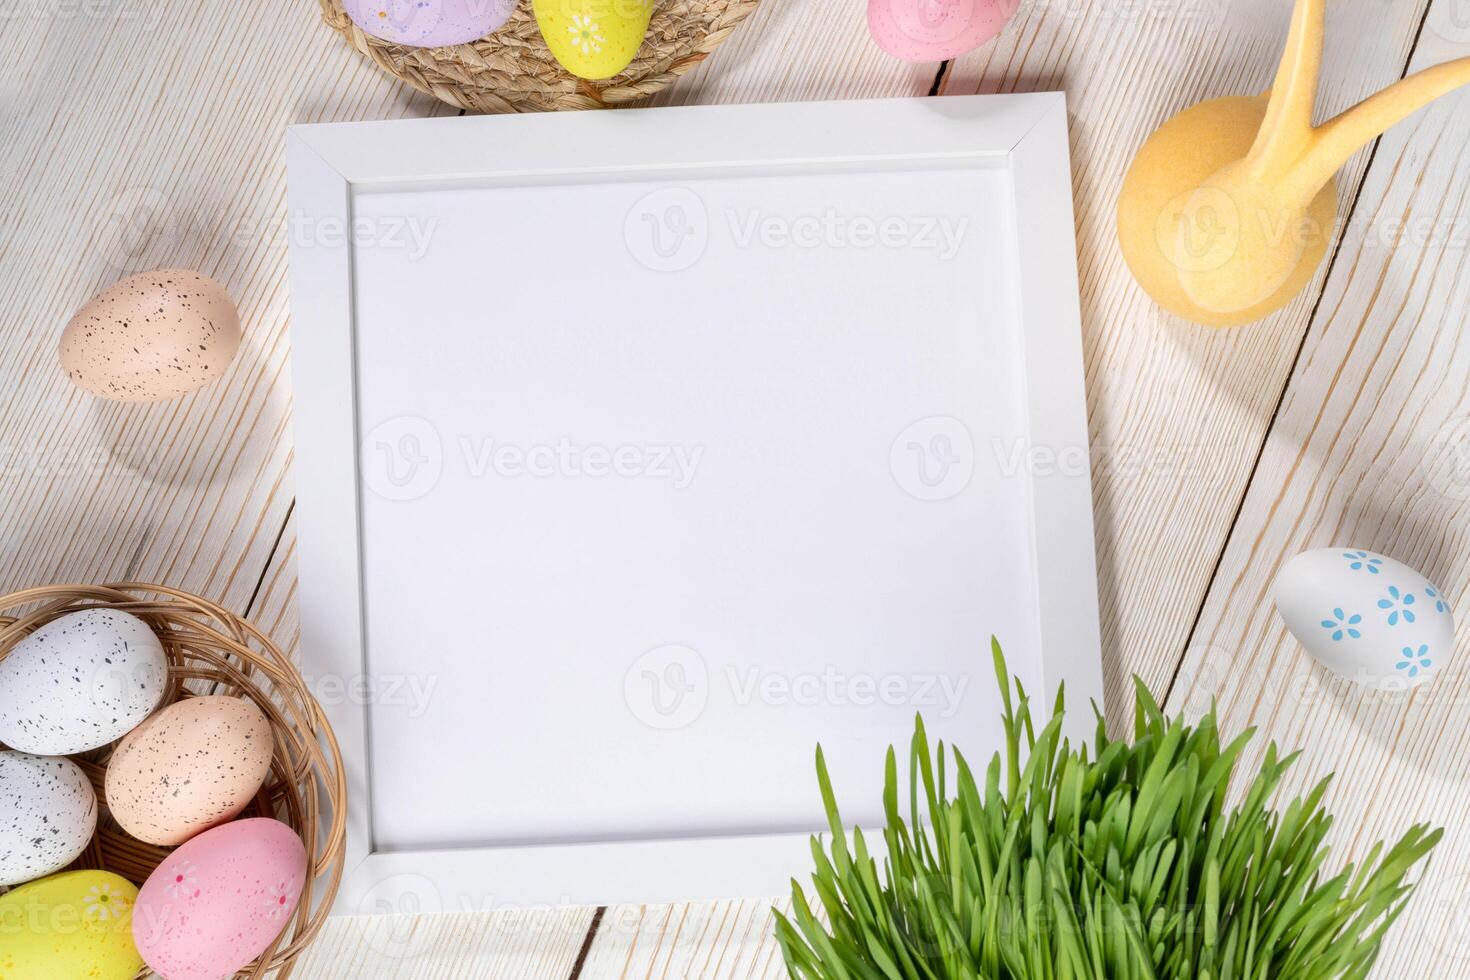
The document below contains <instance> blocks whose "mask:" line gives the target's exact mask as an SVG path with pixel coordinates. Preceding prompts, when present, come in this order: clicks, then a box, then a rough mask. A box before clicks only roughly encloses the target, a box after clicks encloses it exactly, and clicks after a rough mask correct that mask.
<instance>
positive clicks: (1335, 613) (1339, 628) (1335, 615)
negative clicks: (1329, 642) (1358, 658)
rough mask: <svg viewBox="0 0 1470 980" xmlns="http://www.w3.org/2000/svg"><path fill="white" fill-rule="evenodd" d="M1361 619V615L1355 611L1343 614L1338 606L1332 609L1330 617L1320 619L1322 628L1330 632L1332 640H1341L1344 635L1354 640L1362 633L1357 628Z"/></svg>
mask: <svg viewBox="0 0 1470 980" xmlns="http://www.w3.org/2000/svg"><path fill="white" fill-rule="evenodd" d="M1362 621H1363V617H1362V616H1360V615H1358V614H1357V613H1353V614H1352V615H1351V616H1347V615H1344V613H1343V611H1342V609H1341V608H1338V609H1334V610H1332V618H1331V619H1324V620H1322V628H1323V629H1325V630H1327V631H1328V632H1330V633H1331V634H1332V638H1333V639H1334V640H1341V639H1342V638H1343V637H1344V636H1350V637H1352V638H1353V639H1355V640H1356V639H1358V638H1359V637H1361V636H1362V635H1363V634H1362V633H1361V632H1359V631H1358V629H1357V627H1358V624H1359V623H1361V622H1362Z"/></svg>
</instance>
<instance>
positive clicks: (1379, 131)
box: [1298, 58, 1470, 187]
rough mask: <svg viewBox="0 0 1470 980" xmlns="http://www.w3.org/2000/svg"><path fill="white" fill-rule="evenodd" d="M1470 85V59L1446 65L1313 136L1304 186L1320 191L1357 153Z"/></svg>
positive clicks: (1392, 88) (1408, 81) (1366, 103)
mask: <svg viewBox="0 0 1470 980" xmlns="http://www.w3.org/2000/svg"><path fill="white" fill-rule="evenodd" d="M1464 85H1470V58H1459V59H1457V60H1455V61H1447V62H1445V63H1444V64H1442V65H1435V66H1434V67H1433V68H1426V69H1424V70H1423V71H1421V72H1419V73H1418V74H1417V75H1410V76H1409V77H1408V78H1405V79H1404V80H1403V81H1400V82H1396V83H1394V84H1393V85H1390V86H1389V87H1388V88H1386V89H1384V90H1383V91H1382V92H1379V93H1378V94H1377V95H1374V96H1371V97H1369V98H1367V99H1364V100H1363V101H1362V102H1360V103H1358V104H1357V105H1355V106H1353V107H1352V108H1351V109H1349V110H1347V111H1346V112H1344V113H1342V114H1341V115H1340V116H1337V117H1336V118H1335V119H1332V120H1330V121H1329V122H1326V123H1324V124H1322V126H1320V127H1319V128H1317V129H1316V130H1315V131H1314V136H1313V145H1312V147H1311V149H1310V151H1309V152H1308V153H1307V155H1306V157H1305V159H1303V161H1302V163H1301V166H1300V167H1299V169H1298V177H1299V180H1300V181H1301V183H1302V185H1303V186H1304V187H1310V186H1312V185H1313V184H1314V183H1315V185H1316V186H1318V187H1321V186H1322V185H1323V184H1325V183H1326V182H1327V181H1328V180H1330V179H1331V178H1332V175H1333V174H1335V173H1337V171H1339V170H1341V169H1342V167H1343V165H1344V164H1346V163H1347V161H1348V158H1349V157H1351V156H1352V155H1353V154H1354V153H1356V152H1357V151H1358V150H1360V149H1362V148H1363V147H1364V146H1366V145H1367V144H1368V143H1370V142H1372V141H1373V140H1375V139H1377V138H1378V137H1380V136H1382V135H1383V134H1384V133H1385V132H1387V131H1388V130H1389V129H1390V128H1391V127H1392V126H1394V125H1396V124H1397V123H1400V122H1402V121H1403V120H1404V119H1406V118H1408V117H1409V116H1411V115H1413V114H1414V113H1416V112H1418V111H1419V110H1420V109H1423V108H1424V107H1425V106H1427V105H1429V103H1431V102H1433V101H1434V100H1435V99H1438V98H1439V97H1441V96H1444V95H1448V94H1449V93H1451V92H1453V91H1454V90H1455V89H1457V88H1460V87H1462V86H1464Z"/></svg>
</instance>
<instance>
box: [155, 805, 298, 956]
mask: <svg viewBox="0 0 1470 980" xmlns="http://www.w3.org/2000/svg"><path fill="white" fill-rule="evenodd" d="M305 884H306V848H305V847H304V846H303V845H302V843H301V838H300V837H298V836H296V832H295V831H294V830H292V829H291V828H290V827H288V826H286V825H285V824H283V823H281V822H280V821H279V820H270V819H266V818H263V817H259V818H254V819H250V820H237V821H235V822H234V823H227V824H225V825H223V826H221V827H216V828H214V829H213V830H206V831H205V832H204V833H202V834H200V835H199V836H198V837H195V838H194V839H193V840H190V841H188V842H186V843H185V844H184V845H183V846H181V847H179V848H178V849H177V850H175V851H174V852H173V853H172V854H170V855H169V856H168V857H167V858H165V859H164V861H163V863H162V864H160V865H159V866H158V868H157V870H155V871H154V872H153V874H151V875H149V876H148V880H147V881H146V882H144V883H143V889H142V891H140V892H139V893H138V900H137V902H136V903H135V904H134V906H133V940H134V942H135V943H137V946H138V952H139V953H140V954H142V956H143V959H144V961H146V962H147V964H148V966H149V967H150V968H152V969H153V971H154V972H156V973H158V974H159V975H160V976H162V977H164V978H165V980H221V978H222V977H228V976H232V975H233V974H234V973H235V972H236V971H237V970H239V969H240V968H241V967H243V966H245V965H246V964H248V963H250V962H251V961H252V960H254V959H255V958H256V957H258V956H259V955H260V954H261V953H263V952H264V951H265V949H266V947H268V946H269V945H270V944H271V942H272V940H274V939H275V938H276V936H278V935H280V933H281V930H282V929H284V928H285V927H286V924H287V923H289V922H290V921H291V916H292V914H293V913H295V911H296V903H297V902H298V901H299V900H300V898H301V889H302V887H303V886H304V885H305Z"/></svg>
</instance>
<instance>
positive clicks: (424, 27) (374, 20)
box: [343, 0, 516, 48]
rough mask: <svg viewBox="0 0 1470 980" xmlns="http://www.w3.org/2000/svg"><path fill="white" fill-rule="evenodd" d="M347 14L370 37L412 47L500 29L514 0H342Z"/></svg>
mask: <svg viewBox="0 0 1470 980" xmlns="http://www.w3.org/2000/svg"><path fill="white" fill-rule="evenodd" d="M343 6H344V7H346V9H347V16H349V17H351V18H352V22H353V23H354V24H356V25H357V26H358V27H361V28H362V29H363V30H364V31H365V32H367V33H368V34H371V35H372V36H373V37H380V38H382V39H383V40H385V41H392V42H393V43H395V44H407V45H409V46H410V47H415V48H438V47H443V46H444V45H446V44H468V43H469V42H471V41H478V40H479V39H480V38H482V37H484V36H485V35H486V34H490V33H492V32H494V31H496V30H499V29H500V25H501V24H504V23H505V22H506V21H507V20H509V19H510V15H511V13H512V12H513V11H514V10H515V9H516V0H343Z"/></svg>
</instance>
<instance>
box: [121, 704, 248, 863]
mask: <svg viewBox="0 0 1470 980" xmlns="http://www.w3.org/2000/svg"><path fill="white" fill-rule="evenodd" d="M271 752H272V743H271V728H270V722H268V721H267V720H266V717H265V715H263V714H261V711H260V709H259V708H257V707H256V706H255V705H254V704H252V703H251V702H249V701H245V700H243V699H241V698H234V697H225V696H209V697H197V698H187V699H185V700H183V701H179V702H176V703H174V704H171V705H169V706H168V707H167V708H164V709H163V710H162V711H160V712H158V713H157V714H155V715H153V716H152V717H151V718H149V719H148V720H147V721H145V722H143V724H141V725H139V726H138V727H137V728H135V729H133V730H132V731H131V732H129V733H128V734H127V735H126V736H124V737H123V740H122V741H121V742H119V743H118V744H117V748H116V749H115V750H113V753H112V759H111V760H110V761H109V762H108V763H107V809H108V811H109V812H111V814H112V816H113V818H114V819H116V820H117V822H118V823H119V824H121V825H122V829H123V830H126V831H127V832H128V833H129V834H132V835H133V836H134V837H136V838H138V839H139V840H143V841H147V842H148V843H150V844H160V845H163V846H165V847H171V846H173V845H174V844H182V843H183V842H184V841H186V840H188V839H189V838H190V837H193V836H194V835H195V834H198V833H199V832H200V831H203V830H208V829H209V828H210V827H214V826H217V825H218V824H221V823H224V822H225V821H226V820H229V819H231V818H232V817H235V816H238V815H239V813H240V811H242V810H244V809H245V807H246V805H247V804H249V803H250V801H251V800H252V799H254V798H255V794H256V793H258V792H260V787H261V784H263V783H264V782H265V777H266V775H267V773H269V772H270V767H271Z"/></svg>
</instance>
